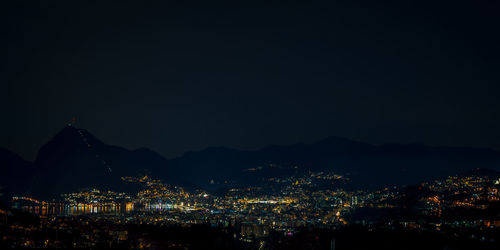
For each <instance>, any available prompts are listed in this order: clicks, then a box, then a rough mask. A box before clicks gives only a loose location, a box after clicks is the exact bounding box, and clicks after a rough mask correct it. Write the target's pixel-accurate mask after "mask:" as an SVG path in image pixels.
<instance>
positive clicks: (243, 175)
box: [0, 126, 500, 198]
mask: <svg viewBox="0 0 500 250" xmlns="http://www.w3.org/2000/svg"><path fill="white" fill-rule="evenodd" d="M0 166H1V171H2V174H1V175H0V186H3V189H2V190H0V192H2V193H4V194H5V195H4V198H5V197H9V196H10V195H24V194H27V195H33V196H35V197H40V198H57V197H58V195H59V194H60V193H65V192H73V191H76V190H78V189H81V188H88V187H95V188H99V189H113V190H116V191H129V190H130V189H131V188H132V187H129V186H127V185H126V184H124V183H123V182H122V181H121V179H120V178H121V177H122V176H130V175H137V174H143V173H149V174H150V175H153V176H155V177H158V178H161V179H162V180H164V181H165V182H167V183H170V184H174V185H181V186H185V187H188V188H189V187H191V188H192V187H201V188H205V189H208V190H211V189H212V190H213V189H215V188H218V187H222V186H233V185H239V186H242V185H243V186H244V185H251V184H254V183H256V182H258V181H259V178H261V177H271V176H279V177H283V176H287V175H291V174H294V173H297V171H333V172H335V173H339V174H342V175H346V176H349V178H350V179H351V183H350V184H351V185H352V186H354V187H362V188H376V187H381V186H386V185H399V184H413V183H418V182H421V181H424V180H429V179H435V178H439V177H444V176H447V175H454V174H458V173H461V172H465V171H470V170H471V169H478V168H480V169H491V170H492V171H493V172H495V170H500V152H498V151H495V150H491V149H484V148H463V147H429V146H424V145H399V144H388V145H382V146H375V145H371V144H367V143H362V142H357V141H352V140H349V139H345V138H341V137H329V138H326V139H324V140H322V141H319V142H316V143H313V144H303V143H299V144H295V145H292V146H270V147H266V148H263V149H260V150H256V151H242V150H236V149H231V148H224V147H217V148H215V147H213V148H207V149H205V150H202V151H197V152H187V153H185V154H184V155H183V156H181V157H177V158H174V159H166V158H164V157H163V156H161V155H159V154H157V153H155V152H153V151H151V150H149V149H147V148H140V149H137V150H128V149H125V148H122V147H117V146H111V145H107V144H105V143H103V142H101V141H100V140H99V139H97V138H96V137H95V136H93V135H92V134H91V133H89V132H88V131H86V130H84V129H80V128H76V127H73V126H67V127H65V128H64V129H63V130H62V131H60V132H59V133H58V134H57V135H55V136H54V137H53V138H52V139H51V140H50V141H49V142H48V143H47V144H45V145H44V146H43V147H42V148H40V150H39V152H38V155H37V158H36V160H35V162H33V163H31V162H27V161H25V160H23V159H22V158H21V157H19V156H18V155H16V154H14V153H12V152H9V151H8V150H5V149H1V148H0Z"/></svg>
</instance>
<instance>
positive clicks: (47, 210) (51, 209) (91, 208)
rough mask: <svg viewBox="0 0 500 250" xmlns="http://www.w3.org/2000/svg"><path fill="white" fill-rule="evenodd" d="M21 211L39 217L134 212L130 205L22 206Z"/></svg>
mask: <svg viewBox="0 0 500 250" xmlns="http://www.w3.org/2000/svg"><path fill="white" fill-rule="evenodd" d="M21 209H22V210H23V211H25V212H30V213H32V214H36V215H39V216H61V215H65V216H73V215H84V214H115V215H117V214H123V213H130V212H132V211H133V210H134V205H133V204H132V203H125V204H106V205H101V204H97V205H95V204H75V205H68V204H50V205H49V204H45V205H31V206H22V207H21Z"/></svg>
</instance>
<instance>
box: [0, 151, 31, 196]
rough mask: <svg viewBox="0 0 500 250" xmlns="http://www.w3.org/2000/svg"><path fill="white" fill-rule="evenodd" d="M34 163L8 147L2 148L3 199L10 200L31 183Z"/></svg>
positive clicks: (0, 160)
mask: <svg viewBox="0 0 500 250" xmlns="http://www.w3.org/2000/svg"><path fill="white" fill-rule="evenodd" d="M33 170H34V165H33V164H32V163H30V162H28V161H25V160H24V159H22V158H21V157H20V156H19V155H17V154H15V153H13V152H10V151H9V150H7V149H4V148H0V193H1V194H2V195H1V196H0V200H1V201H8V199H9V198H10V196H12V195H16V193H17V192H18V191H19V190H23V189H25V188H26V187H27V185H29V179H30V177H31V175H30V173H32V172H33Z"/></svg>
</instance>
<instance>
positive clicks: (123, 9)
mask: <svg viewBox="0 0 500 250" xmlns="http://www.w3.org/2000/svg"><path fill="white" fill-rule="evenodd" d="M6 2H7V1H6ZM8 2H9V3H2V4H1V5H2V6H1V8H0V9H1V13H2V15H1V16H2V22H1V28H2V33H3V35H2V39H1V40H2V41H1V43H2V45H3V46H2V47H3V48H4V53H3V56H2V59H3V60H2V67H1V77H2V80H1V82H2V83H1V91H0V101H1V104H0V107H1V109H0V114H1V117H2V119H1V122H0V146H1V147H5V148H7V149H9V150H12V151H14V152H16V153H19V154H20V155H22V156H23V157H25V158H26V159H28V160H33V159H34V157H35V156H36V151H37V150H38V148H39V147H40V146H42V145H43V144H44V143H45V142H47V141H48V140H49V139H50V138H51V137H52V136H53V135H54V134H56V133H57V132H58V131H59V130H61V129H62V128H63V127H64V126H65V124H67V123H68V122H69V121H70V120H71V118H72V117H76V119H77V122H76V126H77V127H81V128H85V129H87V130H89V131H90V132H91V133H93V134H94V135H96V136H97V137H98V138H100V139H102V140H103V141H104V142H105V143H108V144H114V145H119V146H124V147H126V148H130V149H134V148H138V147H143V146H144V147H149V148H151V149H153V150H155V151H157V152H159V153H160V154H162V155H164V156H166V157H175V156H179V155H181V154H182V153H183V152H186V151H190V150H200V149H203V148H205V147H208V146H227V147H235V148H240V149H257V148H260V147H263V146H267V145H270V144H293V143H296V142H299V141H302V142H306V143H310V142H314V141H317V140H320V139H322V138H325V137H327V136H331V135H336V136H342V137H347V138H351V139H355V140H360V141H365V142H369V143H375V144H380V143H423V144H429V145H450V146H480V147H492V148H500V76H499V73H500V71H499V69H500V63H499V58H500V57H499V56H500V39H499V38H500V37H499V36H500V35H499V34H500V32H499V24H500V15H499V13H500V3H499V2H498V1H481V0H480V1H466V2H465V1H464V3H458V2H459V1H439V2H440V3H439V4H438V3H436V2H438V1H431V3H425V1H394V3H390V2H389V1H373V0H371V1H338V2H343V3H329V4H320V3H316V4H314V3H310V2H312V1H304V2H308V3H292V1H285V2H287V4H270V3H267V4H258V3H256V2H255V1H251V2H249V3H250V4H243V3H242V2H240V1H232V2H233V3H230V4H216V3H214V2H212V1H202V2H204V4H199V3H195V2H193V1H164V2H167V3H163V4H159V3H155V4H151V3H148V4H146V3H143V1H136V3H132V2H133V1H130V3H126V2H128V1H119V2H121V3H115V4H102V3H100V2H102V1H95V2H99V3H98V4H89V3H87V2H90V1H62V2H61V3H56V2H54V1H40V2H38V3H37V2H31V1H8ZM49 2H51V3H49ZM68 2H69V3H68ZM234 2H240V3H238V4H236V3H234ZM328 2H334V1H328ZM403 2H404V3H403Z"/></svg>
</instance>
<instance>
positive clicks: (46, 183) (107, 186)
mask: <svg viewBox="0 0 500 250" xmlns="http://www.w3.org/2000/svg"><path fill="white" fill-rule="evenodd" d="M166 164H167V159H165V158H163V157H162V156H160V155H158V154H157V153H155V152H153V151H151V150H149V149H146V148H141V149H138V150H128V149H125V148H122V147H117V146H110V145H107V144H104V143H103V142H102V141H100V140H99V139H97V138H96V137H95V136H93V135H92V134H91V133H89V132H88V131H86V130H84V129H80V128H76V127H73V126H67V127H65V128H64V129H63V130H62V131H61V132H59V133H58V134H57V135H55V136H54V137H53V138H52V139H51V140H50V141H49V142H48V143H47V144H45V145H44V146H42V147H41V148H40V150H39V152H38V155H37V157H36V160H35V166H36V173H35V174H34V176H35V177H34V185H35V186H36V188H34V189H33V190H28V191H29V193H31V194H33V195H36V196H43V197H50V198H54V197H56V196H57V194H59V193H63V192H73V191H76V190H78V189H82V188H97V189H103V190H115V191H127V190H128V188H129V187H128V186H127V185H125V183H123V182H122V181H121V177H123V176H134V175H137V174H138V173H139V172H144V171H147V172H151V171H152V172H155V171H157V170H158V169H163V166H166Z"/></svg>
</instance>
